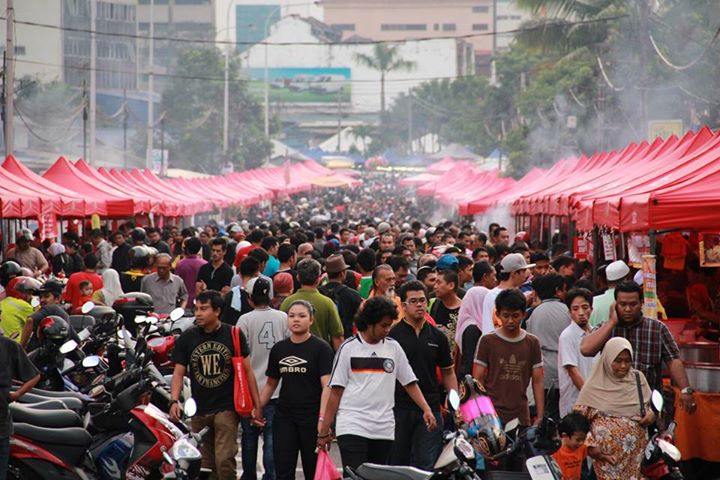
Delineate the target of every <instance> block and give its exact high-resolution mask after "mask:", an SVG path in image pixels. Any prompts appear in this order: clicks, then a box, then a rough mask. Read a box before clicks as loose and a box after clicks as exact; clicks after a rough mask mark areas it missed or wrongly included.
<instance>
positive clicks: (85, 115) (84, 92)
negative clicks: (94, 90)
mask: <svg viewBox="0 0 720 480" xmlns="http://www.w3.org/2000/svg"><path fill="white" fill-rule="evenodd" d="M82 105H83V115H82V117H83V160H86V159H87V121H88V98H87V88H85V80H83V81H82Z"/></svg>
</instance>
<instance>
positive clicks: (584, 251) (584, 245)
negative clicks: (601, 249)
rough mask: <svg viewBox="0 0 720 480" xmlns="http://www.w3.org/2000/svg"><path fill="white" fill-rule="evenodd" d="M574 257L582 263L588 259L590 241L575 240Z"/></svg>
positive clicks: (580, 238) (583, 239)
mask: <svg viewBox="0 0 720 480" xmlns="http://www.w3.org/2000/svg"><path fill="white" fill-rule="evenodd" d="M574 256H575V258H576V259H578V260H580V261H582V260H587V258H588V241H587V239H586V238H584V237H579V238H576V239H575V251H574Z"/></svg>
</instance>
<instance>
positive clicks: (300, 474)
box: [237, 435, 342, 480]
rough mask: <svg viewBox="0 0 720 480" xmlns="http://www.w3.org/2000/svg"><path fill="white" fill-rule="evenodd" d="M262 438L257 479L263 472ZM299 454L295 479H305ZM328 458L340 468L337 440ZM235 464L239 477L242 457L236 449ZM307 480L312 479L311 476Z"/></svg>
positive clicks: (260, 477) (259, 447) (259, 448)
mask: <svg viewBox="0 0 720 480" xmlns="http://www.w3.org/2000/svg"><path fill="white" fill-rule="evenodd" d="M240 444H241V443H240V435H238V446H239V445H240ZM262 445H263V442H262V438H261V439H260V445H259V446H258V461H257V478H258V480H260V479H262V474H263V473H264V472H265V469H264V468H263V464H262ZM299 457H300V455H298V464H297V468H296V470H295V479H296V480H305V475H303V470H302V465H301V464H300V459H299ZM330 458H332V461H333V463H334V464H335V466H336V467H337V468H338V470H340V469H341V468H342V462H341V461H340V449H339V448H338V446H337V442H333V444H332V447H331V448H330ZM237 466H238V479H239V478H240V476H241V474H242V458H241V457H240V451H239V450H238V455H237ZM307 480H313V479H312V478H310V479H307Z"/></svg>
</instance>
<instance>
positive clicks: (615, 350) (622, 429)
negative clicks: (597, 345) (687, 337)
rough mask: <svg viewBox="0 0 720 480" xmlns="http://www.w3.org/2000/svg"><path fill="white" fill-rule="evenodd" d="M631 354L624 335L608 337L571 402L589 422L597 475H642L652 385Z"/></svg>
mask: <svg viewBox="0 0 720 480" xmlns="http://www.w3.org/2000/svg"><path fill="white" fill-rule="evenodd" d="M632 355H633V349H632V345H630V342H628V341H627V340H626V339H624V338H621V337H615V338H611V339H610V340H608V342H607V343H606V344H605V347H604V348H603V351H602V354H601V356H600V361H598V362H597V363H595V366H594V367H593V370H592V373H591V374H590V377H589V378H588V379H587V381H586V382H585V385H584V386H583V388H582V390H581V391H580V395H579V396H578V399H577V402H576V403H575V410H576V411H578V412H580V413H582V414H583V415H585V416H586V417H587V419H588V420H589V421H590V434H589V435H588V440H587V442H588V446H589V449H588V454H589V455H590V457H592V458H593V459H594V462H593V465H594V469H595V474H596V475H597V479H598V480H617V479H623V480H639V479H640V478H642V475H641V474H640V462H641V461H642V456H643V450H644V449H645V446H646V444H647V441H648V438H647V428H646V427H647V426H648V425H651V424H652V423H653V422H654V421H655V414H654V413H653V412H652V410H651V409H650V407H649V401H650V393H651V392H650V387H649V386H648V383H647V380H646V379H645V375H643V373H642V372H640V371H638V370H635V369H634V368H633V367H632ZM641 397H642V401H641Z"/></svg>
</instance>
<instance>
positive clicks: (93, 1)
mask: <svg viewBox="0 0 720 480" xmlns="http://www.w3.org/2000/svg"><path fill="white" fill-rule="evenodd" d="M96 17H97V0H90V158H89V159H86V160H89V161H90V165H91V166H93V167H94V166H95V126H96V125H95V124H96V120H97V104H96V91H97V84H96V76H97V75H96V70H97V36H96V35H95V29H96V27H97V21H96Z"/></svg>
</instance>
